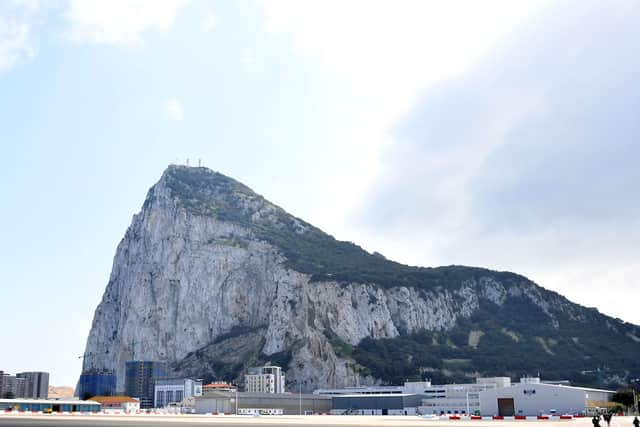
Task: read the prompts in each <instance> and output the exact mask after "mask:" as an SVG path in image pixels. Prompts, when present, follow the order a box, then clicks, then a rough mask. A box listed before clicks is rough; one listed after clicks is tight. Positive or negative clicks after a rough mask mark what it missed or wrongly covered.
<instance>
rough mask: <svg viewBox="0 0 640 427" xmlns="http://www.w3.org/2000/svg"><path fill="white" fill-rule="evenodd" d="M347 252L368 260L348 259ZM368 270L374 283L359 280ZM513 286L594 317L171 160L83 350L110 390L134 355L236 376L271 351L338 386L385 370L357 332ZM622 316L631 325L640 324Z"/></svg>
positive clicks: (567, 315) (444, 324)
mask: <svg viewBox="0 0 640 427" xmlns="http://www.w3.org/2000/svg"><path fill="white" fill-rule="evenodd" d="M300 242H302V243H300ZM334 242H335V247H334V246H332V245H334ZM309 248H311V249H309ZM335 253H337V254H338V255H339V256H338V257H337V258H334V257H333V256H334V254H335ZM305 254H308V255H305ZM323 257H324V258H323ZM325 258H326V259H325ZM342 258H344V259H346V260H347V261H345V262H346V263H347V264H344V265H343V264H340V263H341V262H342V261H341V259H342ZM336 259H337V261H336ZM349 259H354V260H355V261H354V263H355V264H357V265H362V266H364V267H362V268H361V269H360V270H358V271H357V272H355V273H354V272H352V271H351V270H349V268H351V267H350V265H351V264H348V263H349ZM332 263H333V264H332ZM345 265H346V267H345ZM380 265H382V267H379V266H380ZM359 268H360V267H359ZM380 269H382V270H380ZM333 270H335V271H336V272H337V273H338V274H336V276H338V277H336V278H335V279H333V276H334V275H333V273H331V271H333ZM354 271H355V270H354ZM371 271H373V273H371ZM378 271H380V273H377V272H378ZM405 273H406V276H404V274H405ZM375 274H379V277H380V282H378V281H377V280H369V279H367V278H368V277H374V278H375V277H377V276H376V275H375ZM407 277H408V279H407ZM350 278H353V280H349V279H350ZM396 280H397V284H396V282H395V281H396ZM423 283H424V284H423ZM513 298H517V299H518V301H524V302H526V304H529V305H531V306H534V307H537V308H539V310H540V311H541V312H542V313H544V319H543V321H544V322H546V323H547V324H548V326H549V328H558V327H559V325H560V323H561V320H562V319H570V320H571V321H576V322H586V321H587V320H588V319H591V317H592V316H591V314H590V312H589V311H588V310H586V309H584V308H582V307H579V306H576V305H574V304H571V303H569V302H568V301H567V300H566V299H564V298H562V297H561V296H559V295H557V294H554V293H552V292H549V291H546V290H544V289H542V288H540V287H538V286H537V285H535V284H533V283H532V282H530V281H528V280H527V279H525V278H523V277H521V276H517V275H513V274H511V273H497V272H492V271H489V270H483V269H472V268H461V267H451V268H442V269H440V270H439V269H416V268H409V267H404V266H400V265H399V264H396V263H392V262H390V261H386V260H384V259H383V258H381V257H379V256H375V255H368V254H366V252H364V251H362V250H361V249H360V248H358V247H356V246H355V245H352V244H346V243H343V242H337V241H334V240H333V239H332V238H330V236H327V235H325V234H324V233H322V232H320V231H319V230H317V229H315V228H313V227H312V226H311V225H309V224H306V223H304V222H303V221H301V220H298V219H297V218H294V217H292V216H290V215H288V214H286V213H285V212H284V211H282V209H280V208H278V207H277V206H275V205H273V204H271V203H269V202H267V201H266V200H264V199H263V198H262V197H260V196H258V195H256V194H255V193H253V192H252V191H251V190H249V189H248V188H246V187H244V186H243V185H242V184H239V183H237V182H235V181H233V180H231V179H230V178H227V177H224V176H222V175H220V174H216V173H214V172H211V171H209V170H206V169H204V168H186V167H179V166H171V167H169V169H168V170H167V171H166V172H165V173H164V175H163V176H162V178H161V180H160V181H159V182H158V183H157V184H156V185H155V186H154V187H152V188H151V189H150V191H149V193H148V195H147V198H146V200H145V202H144V205H143V207H142V210H141V212H140V213H139V214H137V215H135V216H134V218H133V221H132V224H131V226H130V227H129V229H128V230H127V232H126V234H125V237H124V238H123V240H122V241H121V242H120V244H119V245H118V248H117V252H116V256H115V259H114V264H113V270H112V273H111V277H110V278H109V283H108V285H107V288H106V291H105V293H104V296H103V299H102V302H101V303H100V305H99V306H98V308H97V309H96V312H95V317H94V320H93V325H92V328H91V332H90V334H89V337H88V340H87V347H86V352H87V353H91V354H94V355H95V358H94V359H93V361H92V363H93V364H96V365H99V366H100V367H104V368H109V369H115V370H116V372H117V375H118V390H122V389H123V387H124V362H125V361H126V360H130V359H133V358H135V359H145V360H162V361H166V362H168V363H170V364H171V365H172V367H173V368H174V369H175V370H176V371H177V372H178V373H182V374H189V375H194V376H198V377H205V378H213V377H223V376H224V377H227V378H228V379H239V380H241V379H242V377H241V373H242V372H243V369H244V368H245V367H246V366H247V365H249V364H252V363H259V362H266V361H274V362H278V363H281V364H284V365H285V369H286V371H287V380H288V381H289V383H290V384H302V386H303V388H304V389H305V390H311V389H313V388H317V387H342V386H349V385H355V384H356V383H360V384H363V383H372V382H378V381H380V379H381V378H380V377H375V376H372V375H371V372H369V371H368V370H367V367H366V366H362V365H360V364H359V363H358V362H357V361H356V360H354V358H353V357H352V355H351V354H350V350H351V349H352V348H353V347H354V346H357V345H358V344H359V343H361V342H362V340H363V339H365V338H366V339H369V338H373V339H393V338H396V337H399V336H405V335H410V334H412V333H416V332H419V331H423V330H426V331H444V332H446V331H449V330H452V329H453V328H455V327H456V325H457V324H459V323H460V321H462V320H464V319H471V318H473V316H474V315H475V314H476V313H478V312H479V310H480V309H481V308H482V307H487V306H496V307H501V306H505V304H509V301H510V300H511V299H513ZM629 327H630V326H628V325H625V326H624V327H623V328H622V329H623V332H625V333H626V334H627V336H629V335H631V336H633V337H635V336H640V333H639V332H638V331H637V330H636V329H632V330H630V329H629ZM634 334H635V335H634ZM476 335H477V334H476ZM628 340H629V341H631V342H634V343H635V342H636V341H633V340H632V339H631V338H628ZM543 344H544V342H543ZM476 345H477V343H476ZM545 345H546V344H545ZM344 349H347V350H348V351H346V350H345V351H342V350H344ZM382 379H384V378H382Z"/></svg>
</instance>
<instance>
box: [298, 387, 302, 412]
mask: <svg viewBox="0 0 640 427" xmlns="http://www.w3.org/2000/svg"><path fill="white" fill-rule="evenodd" d="M298 385H299V386H300V391H299V392H298V404H299V406H300V415H302V383H300V384H298Z"/></svg>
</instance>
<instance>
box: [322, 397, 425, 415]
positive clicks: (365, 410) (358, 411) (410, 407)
mask: <svg viewBox="0 0 640 427" xmlns="http://www.w3.org/2000/svg"><path fill="white" fill-rule="evenodd" d="M331 399H332V409H331V413H332V414H334V415H416V414H417V412H416V409H417V407H418V406H419V405H420V402H421V400H422V396H421V395H417V394H406V393H402V394H397V393H385V394H343V395H333V396H331Z"/></svg>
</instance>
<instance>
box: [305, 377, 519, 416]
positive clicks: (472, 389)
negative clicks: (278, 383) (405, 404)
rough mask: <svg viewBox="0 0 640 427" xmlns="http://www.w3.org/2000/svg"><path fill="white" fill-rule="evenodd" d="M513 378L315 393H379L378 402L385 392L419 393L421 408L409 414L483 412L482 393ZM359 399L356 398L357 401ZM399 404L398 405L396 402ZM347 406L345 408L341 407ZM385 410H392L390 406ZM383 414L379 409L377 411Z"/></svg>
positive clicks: (410, 411) (402, 410) (367, 410)
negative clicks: (481, 404) (481, 406)
mask: <svg viewBox="0 0 640 427" xmlns="http://www.w3.org/2000/svg"><path fill="white" fill-rule="evenodd" d="M510 385H511V378H509V377H493V378H478V379H476V382H475V383H468V384H443V385H434V384H431V382H430V381H407V382H405V383H404V385H401V386H365V387H346V388H341V389H340V388H336V389H318V390H315V391H314V393H315V394H321V395H329V396H345V395H351V396H356V395H369V396H378V397H379V398H378V399H377V400H375V401H374V400H370V401H368V402H369V404H373V403H375V404H377V403H380V402H383V401H385V399H384V396H385V395H395V396H399V395H402V396H410V395H411V396H413V395H416V396H419V398H420V400H419V403H418V405H417V408H416V407H414V408H412V410H407V411H406V412H407V413H414V412H418V413H420V414H474V413H477V412H479V411H480V392H481V391H484V390H490V389H494V388H499V387H509V386H510ZM354 401H355V400H354ZM396 406H397V405H396ZM341 409H344V408H341ZM371 409H372V408H365V410H364V411H356V412H358V413H365V414H371ZM385 409H391V408H386V407H385ZM393 409H394V410H395V411H396V412H397V411H398V410H400V411H401V412H402V413H404V412H405V408H398V407H394V408H393ZM374 413H379V412H374Z"/></svg>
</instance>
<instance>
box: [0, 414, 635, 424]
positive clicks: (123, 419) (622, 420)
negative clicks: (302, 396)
mask: <svg viewBox="0 0 640 427" xmlns="http://www.w3.org/2000/svg"><path fill="white" fill-rule="evenodd" d="M632 419H633V418H632V417H616V418H614V421H613V422H612V423H611V427H633V425H632V424H631V421H632ZM590 421H591V420H590V419H589V418H583V419H576V420H572V421H555V420H554V421H506V420H505V421H463V420H460V421H433V420H427V419H423V418H419V417H410V416H409V417H401V416H396V417H382V416H380V417H378V416H328V415H327V416H309V417H302V416H273V417H269V416H264V417H255V418H254V417H244V416H238V417H236V416H221V417H213V416H208V417H207V416H198V415H192V416H176V415H174V416H135V417H131V416H86V417H85V416H64V415H0V427H9V426H11V427H67V426H71V427H111V426H114V427H152V426H158V427H185V426H186V427H189V426H191V427H197V426H202V427H203V426H214V427H256V426H257V425H262V426H288V427H298V426H300V427H302V426H304V427H329V426H331V427H336V426H344V427H356V426H358V427H359V426H367V427H371V426H377V427H413V426H422V427H591V422H590ZM604 425H605V424H603V426H604Z"/></svg>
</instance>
